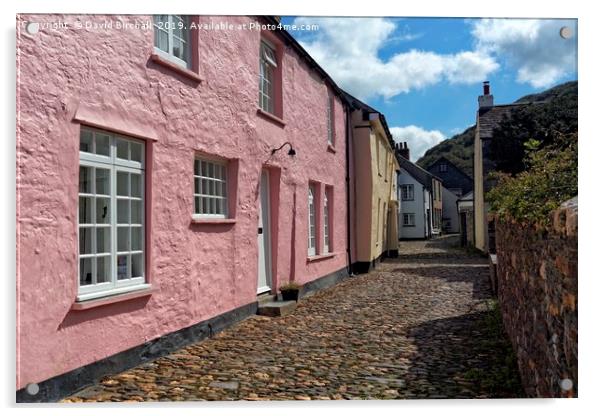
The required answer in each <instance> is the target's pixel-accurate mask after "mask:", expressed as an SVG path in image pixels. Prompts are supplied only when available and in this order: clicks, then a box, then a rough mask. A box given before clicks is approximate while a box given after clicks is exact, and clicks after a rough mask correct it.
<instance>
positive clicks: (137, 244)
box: [131, 227, 142, 251]
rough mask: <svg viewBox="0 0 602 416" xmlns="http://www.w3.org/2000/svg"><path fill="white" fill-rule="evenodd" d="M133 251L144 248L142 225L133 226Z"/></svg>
mask: <svg viewBox="0 0 602 416" xmlns="http://www.w3.org/2000/svg"><path fill="white" fill-rule="evenodd" d="M131 232H132V251H136V250H142V227H132V229H131Z"/></svg>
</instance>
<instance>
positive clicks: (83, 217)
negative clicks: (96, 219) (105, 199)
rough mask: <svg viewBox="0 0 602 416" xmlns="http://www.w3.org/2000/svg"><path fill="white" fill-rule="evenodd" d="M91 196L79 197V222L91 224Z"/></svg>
mask: <svg viewBox="0 0 602 416" xmlns="http://www.w3.org/2000/svg"><path fill="white" fill-rule="evenodd" d="M92 199H93V198H92V197H89V196H80V197H79V223H80V224H92Z"/></svg>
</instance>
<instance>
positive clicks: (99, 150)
mask: <svg viewBox="0 0 602 416" xmlns="http://www.w3.org/2000/svg"><path fill="white" fill-rule="evenodd" d="M109 139H110V137H109V135H108V134H103V133H96V154H99V155H103V156H110V155H111V151H110V147H109Z"/></svg>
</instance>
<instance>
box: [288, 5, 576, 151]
mask: <svg viewBox="0 0 602 416" xmlns="http://www.w3.org/2000/svg"><path fill="white" fill-rule="evenodd" d="M282 23H283V24H294V25H297V26H300V25H317V26H315V27H314V30H289V33H291V34H292V35H293V36H294V37H295V39H297V41H298V42H299V43H301V45H302V46H303V47H304V48H305V49H306V50H307V51H308V52H309V53H310V55H311V56H312V57H313V58H314V59H315V60H316V61H317V62H318V64H319V65H320V66H321V67H322V68H323V69H324V70H326V72H328V74H329V75H330V76H331V77H332V79H334V81H335V82H336V83H337V84H338V85H339V87H341V88H343V89H344V90H345V91H347V92H349V93H350V94H352V95H354V96H356V97H357V98H359V99H361V100H363V101H364V102H366V103H368V104H369V105H371V106H372V107H374V108H375V109H377V110H378V111H380V112H381V113H383V114H384V115H385V117H386V118H387V123H388V125H389V128H390V130H391V133H392V135H393V138H394V139H395V141H398V142H403V141H407V142H408V147H409V148H410V156H411V159H412V160H414V161H415V160H417V159H418V158H420V157H421V156H422V155H423V154H424V152H425V151H426V150H428V149H430V148H431V147H433V146H434V145H436V144H437V143H439V142H440V141H442V140H445V139H446V138H449V137H452V136H453V135H455V134H458V133H461V132H463V131H464V130H465V129H466V128H468V127H470V126H471V125H473V124H474V122H475V114H476V109H477V97H478V96H479V95H480V94H482V91H483V87H482V83H483V81H489V82H490V84H491V93H492V94H493V96H494V101H495V104H504V103H510V102H513V101H515V100H517V99H518V98H520V97H522V96H524V95H527V94H532V93H535V92H539V91H543V90H546V89H548V88H550V87H552V86H554V85H558V84H560V83H563V82H566V81H572V80H576V79H577V39H578V36H577V21H576V20H574V19H573V20H559V19H546V20H535V19H460V18H398V17H393V18H390V17H387V18H361V17H360V18H348V17H291V16H289V17H283V18H282ZM563 27H567V28H569V29H570V31H571V36H569V37H567V38H563V37H562V36H561V35H560V30H561V28H563ZM316 28H317V29H316Z"/></svg>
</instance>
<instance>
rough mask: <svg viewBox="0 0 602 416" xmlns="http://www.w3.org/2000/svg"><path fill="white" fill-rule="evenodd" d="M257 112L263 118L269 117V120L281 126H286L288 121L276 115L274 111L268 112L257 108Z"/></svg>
mask: <svg viewBox="0 0 602 416" xmlns="http://www.w3.org/2000/svg"><path fill="white" fill-rule="evenodd" d="M257 114H258V115H260V116H262V117H263V118H265V119H267V120H268V121H271V122H273V123H274V124H277V125H278V126H280V127H284V126H286V123H285V122H284V120H282V119H281V118H280V117H278V116H275V115H274V114H272V113H268V112H267V111H263V110H262V109H261V108H258V109H257Z"/></svg>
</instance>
